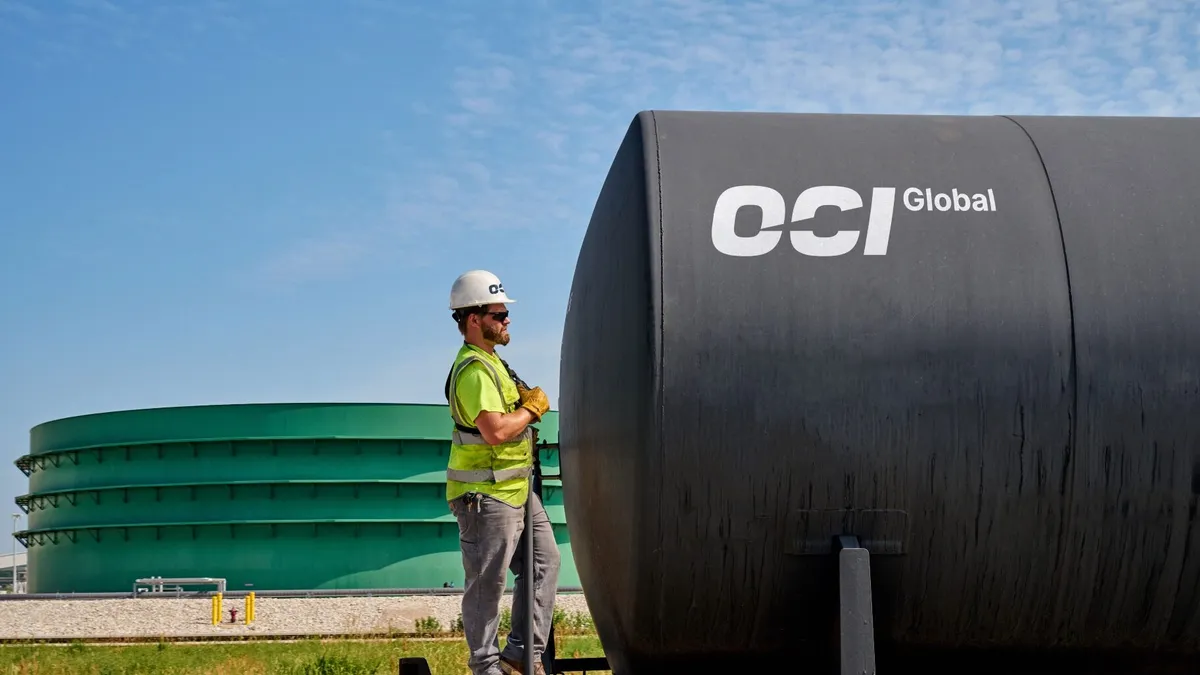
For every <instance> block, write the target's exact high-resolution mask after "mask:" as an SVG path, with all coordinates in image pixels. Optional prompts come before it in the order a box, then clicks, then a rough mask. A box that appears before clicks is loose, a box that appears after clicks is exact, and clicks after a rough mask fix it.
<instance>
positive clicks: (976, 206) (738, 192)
mask: <svg viewBox="0 0 1200 675" xmlns="http://www.w3.org/2000/svg"><path fill="white" fill-rule="evenodd" d="M903 204H904V207H905V208H907V209H908V210H909V211H933V210H935V209H936V210H938V211H951V210H953V211H989V212H994V211H995V210H996V195H995V193H994V192H993V191H992V189H991V188H988V189H987V190H985V191H984V192H977V193H974V194H971V193H967V192H959V190H958V189H957V188H955V189H953V190H951V191H950V192H949V193H945V192H939V193H935V192H934V191H933V190H932V189H930V188H924V189H922V188H915V187H910V188H908V189H907V190H905V191H904V199H903ZM745 206H754V207H757V208H758V209H759V210H760V212H761V214H762V215H761V216H760V221H759V230H758V232H755V233H754V234H752V235H750V236H741V235H738V234H737V233H736V232H735V231H734V224H735V222H736V220H737V214H738V211H739V210H740V209H741V208H742V207H745ZM823 206H833V207H836V208H837V209H838V210H840V211H851V210H854V209H859V208H862V206H863V199H862V195H860V194H859V193H858V192H857V191H856V190H853V189H851V188H848V187H843V186H841V185H816V186H813V187H810V188H808V189H806V190H804V191H803V192H801V193H800V196H799V197H797V198H796V203H795V204H794V205H793V206H792V218H791V221H790V222H793V223H798V222H801V221H805V220H810V219H812V218H815V217H816V215H817V210H818V209H820V208H821V207H823ZM895 206H896V188H894V187H877V188H872V190H871V211H870V213H869V215H868V216H867V229H866V242H865V244H864V245H863V255H887V248H888V242H889V240H890V239H891V234H892V213H893V210H894V209H895ZM786 216H787V204H786V203H785V202H784V199H783V195H781V194H779V192H778V191H777V190H775V189H774V188H770V187H766V186H764V185H735V186H734V187H731V188H729V189H727V190H725V191H724V192H722V193H721V196H720V197H718V198H717V203H716V205H715V206H714V207H713V217H712V243H713V247H715V248H716V249H717V250H718V251H720V252H721V253H724V254H725V255H731V256H737V257H747V256H758V255H764V254H766V253H770V252H771V251H773V250H774V249H775V247H776V246H777V245H778V244H779V240H780V239H781V238H782V237H783V232H781V231H779V230H773V229H770V228H776V227H779V226H781V225H783V224H785V223H786V222H788V221H787V220H786ZM788 234H789V238H790V240H791V243H792V248H794V249H796V252H797V253H800V254H802V255H807V256H814V257H820V258H828V257H834V256H840V255H846V254H847V253H849V252H850V251H852V250H854V247H855V246H857V245H858V241H859V237H860V235H861V234H862V233H860V232H859V231H858V230H840V231H838V232H837V233H836V234H832V235H830V236H828V237H822V236H819V235H817V234H816V233H815V232H811V231H808V230H793V231H791V232H789V233H788Z"/></svg>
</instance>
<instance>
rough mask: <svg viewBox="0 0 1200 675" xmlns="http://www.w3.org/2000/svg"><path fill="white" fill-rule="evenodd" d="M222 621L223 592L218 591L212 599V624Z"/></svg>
mask: <svg viewBox="0 0 1200 675" xmlns="http://www.w3.org/2000/svg"><path fill="white" fill-rule="evenodd" d="M220 623H221V594H220V593H217V594H216V595H214V596H213V599H212V625H214V626H216V625H218V624H220Z"/></svg>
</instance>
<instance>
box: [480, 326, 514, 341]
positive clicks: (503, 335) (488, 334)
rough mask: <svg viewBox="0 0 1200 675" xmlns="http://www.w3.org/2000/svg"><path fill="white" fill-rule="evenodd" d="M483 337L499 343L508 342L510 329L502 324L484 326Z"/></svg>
mask: <svg viewBox="0 0 1200 675" xmlns="http://www.w3.org/2000/svg"><path fill="white" fill-rule="evenodd" d="M483 337H484V339H485V340H488V341H489V342H491V343H493V344H497V345H506V344H508V340H509V337H508V330H506V329H505V328H504V327H502V326H484V327H483Z"/></svg>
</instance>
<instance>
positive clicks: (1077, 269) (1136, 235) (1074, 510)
mask: <svg viewBox="0 0 1200 675" xmlns="http://www.w3.org/2000/svg"><path fill="white" fill-rule="evenodd" d="M1198 178H1200V120H1193V119H1154V118H1066V117H1062V118H1031V117H940V116H904V115H895V116H890V115H889V116H863V115H809V114H763V113H707V112H705V113H702V112H645V113H641V114H639V115H638V116H637V117H636V118H635V120H634V122H633V124H632V125H631V127H630V128H629V131H628V133H627V135H626V137H625V139H624V141H623V143H622V145H621V146H620V148H619V150H618V152H617V155H616V158H615V160H614V162H613V165H612V168H611V170H610V173H609V175H608V177H607V180H606V182H605V183H604V186H603V189H602V191H601V193H600V195H599V198H598V201H597V203H596V207H595V211H594V214H593V216H592V220H591V223H590V225H589V227H588V231H587V234H586V237H585V239H584V241H583V245H582V249H581V251H580V253H579V260H578V265H577V268H576V272H575V277H574V280H573V284H572V287H571V296H570V302H569V305H568V311H567V317H566V324H565V332H564V337H563V345H562V363H561V393H560V398H559V406H560V423H561V436H560V442H561V444H562V455H561V460H562V467H563V474H564V480H565V486H566V489H565V490H564V494H565V500H566V509H567V513H568V519H567V520H568V523H569V528H570V530H571V540H572V544H573V547H574V556H575V560H576V563H577V565H578V569H579V574H580V577H581V580H582V582H583V584H584V586H585V588H586V592H587V599H588V603H589V606H590V608H591V610H592V613H593V616H594V618H595V620H596V623H597V628H598V630H599V633H600V636H601V639H602V641H603V643H604V646H605V648H606V651H607V653H608V655H609V659H610V663H612V664H613V666H614V669H615V672H616V673H618V674H619V675H638V674H641V673H651V672H653V673H669V672H699V671H700V670H705V671H707V670H710V669H713V668H729V669H727V670H723V671H722V672H751V671H750V669H751V668H753V667H761V666H767V665H779V666H782V667H783V668H784V669H785V670H786V671H787V672H808V671H805V670H804V666H806V665H809V664H811V663H816V662H817V660H818V659H819V658H820V657H822V656H823V655H827V654H828V649H829V648H830V646H831V645H836V639H837V625H836V621H837V613H836V612H837V584H838V577H837V567H836V560H835V557H834V555H833V553H832V545H831V541H832V538H833V535H836V534H838V533H841V532H843V531H849V532H853V533H854V534H857V535H858V536H859V537H860V538H861V539H862V541H863V542H864V544H865V545H866V547H867V548H868V549H870V550H871V552H872V557H871V565H872V574H873V579H874V586H873V592H874V598H875V613H874V618H875V621H876V626H875V627H876V639H877V640H878V648H879V650H880V653H879V658H880V663H881V666H880V668H881V671H882V672H898V671H897V670H895V669H894V668H895V667H898V665H899V664H901V663H902V662H903V661H904V660H905V659H907V660H909V661H911V662H912V663H913V664H915V665H917V666H918V667H922V666H924V667H925V668H926V670H925V672H930V671H931V670H932V669H934V668H933V667H934V666H935V665H936V664H942V665H946V664H950V665H948V666H947V667H951V666H953V667H954V668H963V667H965V668H967V670H959V671H957V672H972V673H982V672H992V671H998V670H999V666H1000V664H1008V665H1006V666H1005V667H1010V668H1012V669H1015V670H1014V672H1021V673H1030V672H1041V671H1040V670H1039V668H1042V667H1049V666H1048V665H1047V664H1050V663H1052V661H1050V660H1048V659H1050V658H1051V657H1050V654H1051V651H1049V650H1065V653H1066V654H1067V657H1066V658H1067V661H1065V662H1053V663H1054V666H1053V667H1052V668H1050V670H1052V671H1056V672H1084V671H1083V670H1076V669H1075V668H1082V666H1081V663H1082V661H1080V659H1083V658H1084V657H1088V656H1091V657H1095V655H1096V654H1099V653H1101V652H1102V651H1103V650H1107V649H1120V650H1123V652H1122V653H1124V654H1127V655H1129V654H1131V655H1132V657H1131V658H1132V660H1131V661H1129V663H1135V664H1138V665H1139V667H1148V665H1149V664H1150V663H1151V662H1152V660H1151V659H1150V653H1151V652H1152V651H1158V652H1164V651H1173V652H1177V653H1179V654H1182V655H1183V658H1184V659H1185V660H1186V659H1190V658H1192V657H1193V656H1194V655H1195V653H1196V652H1197V651H1198V647H1200V603H1198V602H1197V598H1198V594H1200V588H1198V584H1200V531H1198V525H1197V523H1198V520H1197V518H1196V505H1197V494H1198V493H1200V406H1198V405H1197V404H1198V403H1200V215H1198V214H1200V188H1197V186H1196V181H1197V179H1198ZM1055 653H1057V652H1055ZM1030 655H1032V656H1030ZM1018 656H1020V657H1022V658H1018ZM1116 662H1117V661H1116V660H1114V657H1112V656H1109V655H1105V656H1104V657H1103V658H1102V659H1100V660H1096V659H1095V658H1093V659H1092V663H1091V666H1089V667H1093V668H1095V667H1099V666H1100V665H1104V664H1110V665H1111V664H1113V663H1116ZM1189 663H1190V664H1191V665H1194V662H1187V663H1185V665H1188V664H1189ZM1064 664H1066V665H1064ZM989 669H991V670H989ZM779 672H785V671H784V670H780V671H779ZM814 672H815V671H814Z"/></svg>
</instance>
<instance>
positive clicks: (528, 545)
mask: <svg viewBox="0 0 1200 675" xmlns="http://www.w3.org/2000/svg"><path fill="white" fill-rule="evenodd" d="M534 454H535V455H536V454H537V446H534ZM536 474H537V472H536V471H534V473H532V474H530V476H529V499H527V500H526V502H525V658H524V661H525V669H524V672H525V675H533V673H534V672H535V671H534V669H533V643H534V637H533V615H534V607H535V604H534V603H535V601H536V597H535V596H536V595H537V591H536V589H537V584H536V583H535V581H534V578H533V550H534V549H533V495H534V494H535V493H534V488H535V487H540V486H535V485H534V483H535V480H534V479H535V478H536Z"/></svg>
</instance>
